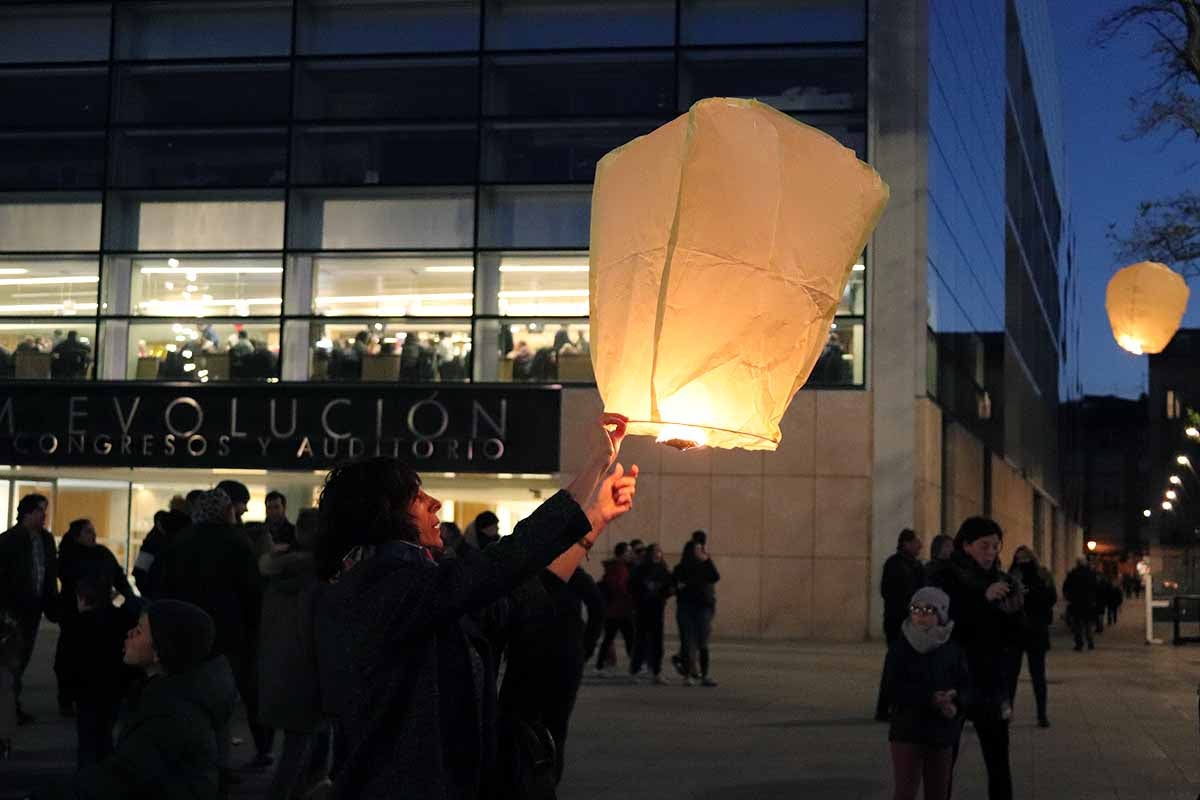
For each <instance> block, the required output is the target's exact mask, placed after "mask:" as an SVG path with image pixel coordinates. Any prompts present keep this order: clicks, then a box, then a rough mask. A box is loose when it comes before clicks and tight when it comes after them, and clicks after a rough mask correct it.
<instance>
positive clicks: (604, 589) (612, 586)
mask: <svg viewBox="0 0 1200 800" xmlns="http://www.w3.org/2000/svg"><path fill="white" fill-rule="evenodd" d="M629 557H630V552H629V545H628V544H627V543H626V542H617V546H616V547H615V548H613V557H612V558H611V559H609V560H608V561H605V562H604V577H603V578H601V579H600V594H601V596H602V597H603V598H604V642H603V643H602V644H601V645H600V654H599V655H598V656H597V657H596V669H598V670H603V669H604V668H605V666H607V662H608V652H609V648H610V647H612V645H613V643H614V642H615V641H616V638H617V633H620V634H621V638H622V639H623V640H624V642H625V656H626V658H628V659H629V661H630V664H631V665H632V662H633V645H634V626H633V593H632V591H631V590H630V587H629ZM615 660H616V659H615V657H614V659H613V661H614V662H615Z"/></svg>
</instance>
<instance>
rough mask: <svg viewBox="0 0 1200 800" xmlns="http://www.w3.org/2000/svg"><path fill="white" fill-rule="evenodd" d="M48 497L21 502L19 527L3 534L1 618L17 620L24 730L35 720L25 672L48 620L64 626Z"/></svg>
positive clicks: (16, 695)
mask: <svg viewBox="0 0 1200 800" xmlns="http://www.w3.org/2000/svg"><path fill="white" fill-rule="evenodd" d="M48 506H49V501H48V500H47V499H46V497H45V496H44V495H40V494H27V495H25V496H24V497H22V498H21V500H20V502H19V503H17V524H16V525H14V526H13V527H11V528H9V529H8V530H7V531H5V532H4V533H2V534H0V613H4V612H7V613H8V614H10V615H11V616H12V617H14V618H15V619H16V620H17V624H18V627H19V628H20V634H21V650H20V657H19V658H18V660H17V662H18V663H17V668H16V669H15V670H14V671H13V703H14V706H15V710H16V719H17V724H18V725H26V724H28V723H30V722H32V721H33V715H32V714H30V713H29V712H27V711H26V710H25V709H24V708H23V707H22V706H21V689H22V687H23V685H24V676H25V670H26V668H27V667H28V666H29V660H30V659H31V658H32V657H33V648H34V645H35V644H36V643H37V634H38V628H39V626H40V625H41V622H42V616H43V615H44V616H45V617H46V619H48V620H50V621H51V622H57V621H58V611H59V608H60V605H59V600H58V551H57V550H56V549H55V547H54V537H53V536H51V535H50V532H49V531H47V530H46V527H45V526H46V509H47V507H48Z"/></svg>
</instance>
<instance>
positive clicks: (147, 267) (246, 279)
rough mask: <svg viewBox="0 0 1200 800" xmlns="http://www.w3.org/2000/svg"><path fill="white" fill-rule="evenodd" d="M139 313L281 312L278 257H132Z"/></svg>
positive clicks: (212, 314) (133, 306)
mask: <svg viewBox="0 0 1200 800" xmlns="http://www.w3.org/2000/svg"><path fill="white" fill-rule="evenodd" d="M131 266H132V270H131V271H132V279H133V291H132V303H131V310H132V313H134V314H139V315H145V316H153V317H230V316H236V317H249V316H262V315H266V314H278V313H279V312H280V308H281V306H282V303H283V301H282V299H281V297H280V289H281V284H282V281H283V267H282V266H280V263H279V257H278V256H259V257H253V256H203V255H199V256H197V255H180V256H179V257H178V258H176V257H173V256H166V255H161V256H144V257H140V258H135V259H132V265H131Z"/></svg>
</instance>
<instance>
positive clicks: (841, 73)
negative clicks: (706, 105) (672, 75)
mask: <svg viewBox="0 0 1200 800" xmlns="http://www.w3.org/2000/svg"><path fill="white" fill-rule="evenodd" d="M705 97H753V98H757V99H758V100H760V101H762V102H764V103H766V104H767V105H770V106H774V107H775V108H777V109H779V110H780V111H787V112H808V111H844V110H852V109H861V108H864V107H865V105H866V99H867V58H866V54H865V52H864V51H863V50H862V49H861V48H858V47H852V48H838V49H836V50H765V51H764V50H753V51H748V52H747V51H742V50H705V51H700V52H690V53H687V54H686V55H685V56H684V62H683V69H682V72H681V77H680V86H679V103H680V108H681V110H682V109H686V108H688V107H689V106H690V105H691V104H692V103H694V102H696V101H697V100H700V99H702V98H705Z"/></svg>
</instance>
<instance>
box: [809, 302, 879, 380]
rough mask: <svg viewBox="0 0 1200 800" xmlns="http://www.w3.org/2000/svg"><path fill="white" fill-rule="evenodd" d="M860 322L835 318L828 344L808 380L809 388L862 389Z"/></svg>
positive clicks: (861, 326) (862, 357)
mask: <svg viewBox="0 0 1200 800" xmlns="http://www.w3.org/2000/svg"><path fill="white" fill-rule="evenodd" d="M863 343H864V338H863V322H862V320H861V319H846V318H844V317H838V318H837V319H835V320H834V321H833V324H832V326H831V327H830V329H829V340H828V341H827V342H826V344H825V348H824V349H823V350H822V351H821V355H820V357H819V358H818V359H817V365H816V366H815V367H813V371H812V374H811V375H809V377H808V384H809V385H811V386H862V385H863V383H864V382H865V380H866V359H865V357H864V353H863Z"/></svg>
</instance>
